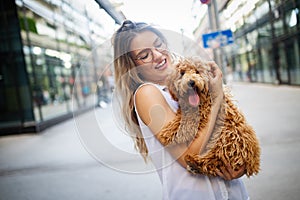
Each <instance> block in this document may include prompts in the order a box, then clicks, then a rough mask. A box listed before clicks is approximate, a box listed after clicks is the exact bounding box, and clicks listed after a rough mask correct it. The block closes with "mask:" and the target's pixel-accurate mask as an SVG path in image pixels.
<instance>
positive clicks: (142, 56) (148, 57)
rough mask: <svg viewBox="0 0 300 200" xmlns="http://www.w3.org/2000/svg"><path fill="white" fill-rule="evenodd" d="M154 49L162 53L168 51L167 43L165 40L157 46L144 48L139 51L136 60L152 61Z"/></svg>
mask: <svg viewBox="0 0 300 200" xmlns="http://www.w3.org/2000/svg"><path fill="white" fill-rule="evenodd" d="M153 50H156V51H158V52H160V53H167V52H168V49H167V45H166V44H165V43H164V42H161V43H159V44H158V45H156V46H155V47H152V48H146V49H143V50H142V51H141V52H139V53H138V55H137V56H136V58H135V59H134V60H138V61H142V62H143V63H151V62H153V59H154V53H153Z"/></svg>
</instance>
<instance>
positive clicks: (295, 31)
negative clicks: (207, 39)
mask: <svg viewBox="0 0 300 200" xmlns="http://www.w3.org/2000/svg"><path fill="white" fill-rule="evenodd" d="M216 2H217V5H218V14H219V22H220V29H221V30H224V29H231V30H232V31H233V35H234V44H232V45H228V46H226V47H223V48H222V50H223V51H222V57H223V61H224V62H225V63H226V65H225V66H227V70H226V74H227V77H231V78H232V79H233V80H234V81H246V82H260V83H272V84H288V85H300V13H299V12H300V0H253V1H246V0H229V1H216ZM207 20H208V19H206V20H203V23H202V24H205V23H207ZM207 24H208V23H207ZM204 26H205V25H204ZM209 31H211V30H209V28H208V27H207V25H206V29H205V28H204V29H203V28H202V29H201V30H198V32H197V33H198V34H200V32H202V34H203V33H205V32H209ZM228 75H230V76H228Z"/></svg>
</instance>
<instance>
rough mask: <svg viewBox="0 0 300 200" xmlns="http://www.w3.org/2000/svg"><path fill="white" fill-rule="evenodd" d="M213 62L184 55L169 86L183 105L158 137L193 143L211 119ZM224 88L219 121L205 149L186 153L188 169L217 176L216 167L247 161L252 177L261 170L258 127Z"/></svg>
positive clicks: (167, 142)
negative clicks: (210, 87)
mask: <svg viewBox="0 0 300 200" xmlns="http://www.w3.org/2000/svg"><path fill="white" fill-rule="evenodd" d="M210 75H211V72H210V67H209V65H206V64H205V63H204V62H202V61H200V60H196V59H191V58H186V59H181V60H179V62H178V63H177V64H176V66H175V70H174V73H172V74H171V75H170V77H169V79H168V84H167V86H168V89H169V92H170V94H171V96H172V97H173V98H174V100H176V101H178V104H179V109H178V110H177V113H176V117H175V119H174V120H173V121H171V122H170V123H168V124H167V125H166V126H165V127H164V128H163V129H162V131H161V132H160V133H158V135H157V137H158V139H159V141H160V142H161V143H162V144H163V145H165V146H167V145H172V144H176V143H177V144H178V143H189V142H191V141H192V140H193V139H194V138H195V137H198V136H199V134H198V132H199V130H201V129H202V128H203V127H205V126H206V125H207V123H208V117H209V114H210V109H211V106H212V101H213V99H212V98H211V93H210V91H209V76H210ZM231 98H232V95H231V94H230V91H229V90H226V89H225V88H224V101H223V103H222V104H221V107H220V110H219V113H218V116H217V119H216V124H215V126H214V129H213V132H212V134H211V136H210V137H209V140H208V143H207V145H206V147H205V150H204V152H203V153H201V154H200V153H199V154H197V155H190V154H189V155H186V156H185V161H186V163H187V165H188V167H187V169H188V171H189V172H191V173H193V174H205V175H212V176H217V173H216V171H217V170H220V169H221V167H223V166H225V164H224V163H228V164H230V165H231V167H232V168H233V169H234V170H238V169H239V168H240V167H241V166H244V165H245V170H246V171H245V174H246V175H247V176H248V177H250V176H252V175H254V174H257V173H258V172H259V170H260V146H259V141H258V139H257V137H256V134H255V131H254V130H253V128H252V127H251V126H250V125H249V124H248V123H247V121H246V119H245V117H244V115H243V114H242V113H241V111H240V110H239V109H238V108H237V106H236V105H235V104H234V103H233V101H232V99H231Z"/></svg>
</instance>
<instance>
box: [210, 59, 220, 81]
mask: <svg viewBox="0 0 300 200" xmlns="http://www.w3.org/2000/svg"><path fill="white" fill-rule="evenodd" d="M207 65H208V66H209V67H210V70H211V72H212V74H213V77H222V71H221V70H220V68H219V66H218V65H217V63H216V62H214V61H208V62H207Z"/></svg>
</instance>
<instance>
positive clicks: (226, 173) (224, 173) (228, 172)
mask: <svg viewBox="0 0 300 200" xmlns="http://www.w3.org/2000/svg"><path fill="white" fill-rule="evenodd" d="M224 164H225V166H226V167H221V171H217V174H218V176H220V177H222V178H223V179H224V180H227V181H229V180H232V179H237V178H240V177H242V176H243V175H244V174H245V165H243V166H242V167H241V168H240V169H239V170H237V171H235V170H234V169H232V167H231V166H230V164H229V163H224Z"/></svg>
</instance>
